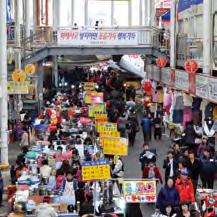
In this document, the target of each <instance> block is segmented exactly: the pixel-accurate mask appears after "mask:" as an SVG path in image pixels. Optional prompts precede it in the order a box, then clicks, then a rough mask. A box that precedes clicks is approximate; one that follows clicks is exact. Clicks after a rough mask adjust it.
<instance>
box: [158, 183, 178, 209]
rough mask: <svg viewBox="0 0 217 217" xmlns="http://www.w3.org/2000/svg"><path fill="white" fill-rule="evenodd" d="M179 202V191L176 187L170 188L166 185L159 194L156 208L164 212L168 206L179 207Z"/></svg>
mask: <svg viewBox="0 0 217 217" xmlns="http://www.w3.org/2000/svg"><path fill="white" fill-rule="evenodd" d="M179 201H180V197H179V192H178V190H177V189H176V188H175V187H172V188H169V187H168V186H167V185H165V186H164V187H162V188H161V190H160V192H159V194H158V197H157V204H156V206H157V208H158V209H160V210H161V211H162V210H164V208H165V207H166V206H167V205H171V206H172V207H176V206H179Z"/></svg>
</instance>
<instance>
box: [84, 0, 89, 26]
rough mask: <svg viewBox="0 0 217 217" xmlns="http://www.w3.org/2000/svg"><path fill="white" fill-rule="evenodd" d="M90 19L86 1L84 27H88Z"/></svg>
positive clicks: (86, 0)
mask: <svg viewBox="0 0 217 217" xmlns="http://www.w3.org/2000/svg"><path fill="white" fill-rule="evenodd" d="M88 19H89V14H88V0H85V3H84V27H87V26H88Z"/></svg>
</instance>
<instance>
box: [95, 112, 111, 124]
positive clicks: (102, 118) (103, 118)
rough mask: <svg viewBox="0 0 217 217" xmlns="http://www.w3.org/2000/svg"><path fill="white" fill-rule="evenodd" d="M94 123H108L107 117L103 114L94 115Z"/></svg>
mask: <svg viewBox="0 0 217 217" xmlns="http://www.w3.org/2000/svg"><path fill="white" fill-rule="evenodd" d="M95 120H96V122H108V115H107V113H104V112H97V113H95Z"/></svg>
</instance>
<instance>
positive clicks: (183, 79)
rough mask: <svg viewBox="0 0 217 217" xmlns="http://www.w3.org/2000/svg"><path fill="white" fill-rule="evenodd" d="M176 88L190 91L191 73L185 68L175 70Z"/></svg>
mask: <svg viewBox="0 0 217 217" xmlns="http://www.w3.org/2000/svg"><path fill="white" fill-rule="evenodd" d="M175 88H177V89H180V90H184V91H186V92H188V91H189V75H188V73H187V72H186V71H184V70H176V72H175Z"/></svg>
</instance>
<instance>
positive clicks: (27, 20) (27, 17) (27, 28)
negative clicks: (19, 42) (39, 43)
mask: <svg viewBox="0 0 217 217" xmlns="http://www.w3.org/2000/svg"><path fill="white" fill-rule="evenodd" d="M31 11H32V10H31V9H30V1H29V0H25V31H26V32H25V33H26V35H25V36H26V38H28V37H30V12H31Z"/></svg>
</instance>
